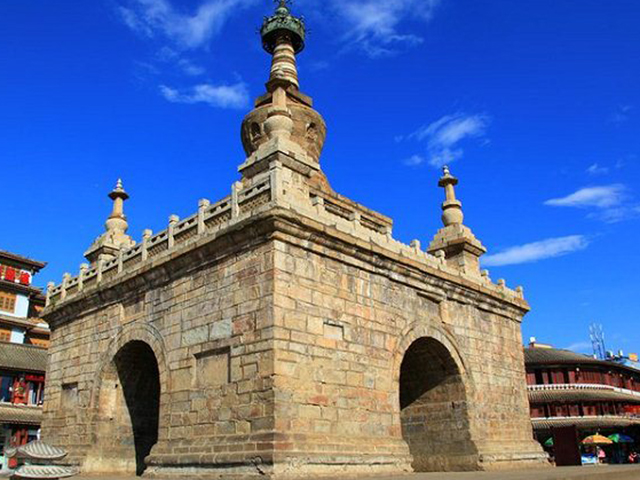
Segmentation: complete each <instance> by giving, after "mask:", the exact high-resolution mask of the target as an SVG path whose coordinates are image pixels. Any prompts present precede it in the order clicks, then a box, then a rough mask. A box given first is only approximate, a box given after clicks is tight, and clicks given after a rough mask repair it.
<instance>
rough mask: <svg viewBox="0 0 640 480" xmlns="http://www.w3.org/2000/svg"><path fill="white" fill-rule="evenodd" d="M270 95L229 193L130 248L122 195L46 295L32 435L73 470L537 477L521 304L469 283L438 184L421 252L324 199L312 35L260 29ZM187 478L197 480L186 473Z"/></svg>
mask: <svg viewBox="0 0 640 480" xmlns="http://www.w3.org/2000/svg"><path fill="white" fill-rule="evenodd" d="M261 36H262V43H263V46H264V49H265V50H266V51H267V52H268V53H269V54H270V55H271V56H272V63H271V71H270V74H269V79H268V82H267V84H266V93H264V94H263V95H262V96H260V97H258V98H257V99H256V101H255V108H254V109H253V110H252V111H251V112H249V113H248V114H247V116H246V117H245V119H244V120H243V122H242V130H241V136H242V144H243V146H244V149H245V152H246V155H247V156H246V159H245V160H244V162H242V164H241V165H240V167H239V172H240V175H241V178H240V180H239V181H238V182H236V183H234V184H233V185H232V186H231V191H230V195H229V196H227V197H225V198H223V199H222V200H219V201H217V202H213V203H212V202H210V201H208V200H204V199H203V200H200V202H199V203H198V209H197V212H196V213H194V214H193V215H191V216H189V217H187V218H184V219H179V218H178V217H177V216H175V215H172V216H171V217H169V224H168V227H167V228H166V229H165V230H163V231H161V232H158V233H153V232H151V231H150V230H146V231H145V232H144V234H143V237H142V239H141V241H139V242H138V243H134V242H133V240H132V239H131V238H130V237H129V236H128V235H126V220H125V217H124V210H123V202H124V200H125V199H126V198H127V195H126V193H125V192H124V189H123V188H122V185H121V183H119V184H118V186H117V187H116V189H115V190H114V191H113V192H112V193H111V194H110V197H111V199H112V200H113V202H114V206H113V212H112V213H111V216H110V217H109V220H108V221H107V231H106V232H105V233H104V234H103V235H102V236H101V237H99V238H98V240H97V241H96V242H95V243H94V245H93V246H92V247H91V248H90V249H89V251H88V252H87V254H86V256H87V259H88V260H89V262H90V264H89V265H86V264H83V266H82V267H81V268H80V272H79V274H78V275H76V276H72V275H70V274H65V276H64V278H63V281H62V283H61V284H60V285H53V284H52V285H50V286H49V288H48V293H47V307H46V310H45V312H44V317H45V319H46V320H47V322H49V324H50V325H51V330H52V336H51V348H50V349H49V371H48V374H47V382H48V384H47V400H46V402H45V408H44V421H43V437H44V438H45V439H46V440H47V441H48V442H50V443H51V444H53V445H56V446H59V447H63V448H65V449H66V450H68V451H69V457H68V458H67V459H66V461H67V462H68V463H70V464H73V465H77V466H79V467H80V469H81V471H82V472H84V473H92V472H110V473H117V472H121V473H134V472H135V473H138V474H143V475H144V476H149V477H154V476H156V477H162V478H165V477H171V476H174V477H176V478H185V477H187V476H190V475H194V476H196V477H197V478H229V476H233V475H238V476H243V477H245V476H246V477H252V476H255V477H261V478H264V477H267V478H291V477H300V478H309V477H312V476H314V475H335V474H343V473H348V474H351V473H353V474H360V473H398V472H408V471H411V470H412V469H413V470H416V471H434V470H492V469H502V468H517V467H524V466H542V465H545V464H546V457H545V455H544V454H543V452H542V450H541V448H540V446H539V445H538V444H537V443H535V442H534V441H533V440H532V431H531V422H530V419H529V415H528V404H527V392H526V386H525V377H524V362H523V350H522V339H521V327H520V324H521V321H522V317H523V315H524V314H525V313H526V312H527V311H528V309H529V307H528V305H527V303H526V301H525V300H524V299H523V296H522V290H521V289H517V290H511V289H509V288H507V287H506V285H505V282H504V281H499V282H498V284H494V283H492V282H491V280H490V279H489V276H488V274H486V273H481V271H480V267H479V262H478V259H479V257H480V256H481V255H482V254H483V253H484V252H485V248H484V247H483V246H482V244H481V243H480V242H479V241H478V240H477V239H476V238H475V237H474V235H473V233H472V232H471V230H470V229H469V228H468V227H467V226H465V225H464V224H463V215H462V206H461V203H460V202H459V201H458V200H457V199H456V196H455V191H454V187H455V185H456V183H457V180H456V179H455V178H454V177H453V176H452V175H451V173H450V172H449V171H448V170H445V172H444V175H443V176H442V178H441V179H440V186H442V187H443V188H444V190H445V193H446V197H445V202H444V203H443V205H442V209H443V223H444V227H443V228H442V229H441V230H440V231H439V232H438V233H437V234H436V236H435V238H434V240H433V242H432V243H431V245H430V246H429V248H428V250H427V251H424V250H422V249H421V247H420V243H419V242H418V241H414V242H412V243H411V245H405V244H403V243H401V242H399V241H397V240H395V239H394V238H393V236H392V220H391V219H390V218H388V217H386V216H384V215H382V214H380V213H377V212H374V211H372V210H369V209H368V208H366V207H364V206H362V205H360V204H358V203H356V202H354V201H352V200H350V199H349V198H347V197H344V196H342V195H340V194H338V193H336V192H335V191H333V189H332V188H331V186H330V184H329V182H328V181H327V178H326V177H325V175H324V174H323V172H322V170H321V168H320V158H321V152H322V147H323V143H324V140H325V135H326V127H325V123H324V121H323V119H322V117H321V115H320V114H319V113H318V112H317V111H316V110H314V108H313V103H312V100H311V98H310V97H309V96H307V95H305V94H303V93H302V92H301V91H300V88H299V79H298V73H297V68H296V55H297V54H299V53H300V52H301V51H302V50H303V49H304V46H305V26H304V23H303V21H302V20H301V19H300V18H297V17H295V16H294V15H292V13H291V12H290V10H289V8H288V6H287V5H286V4H285V2H280V3H279V5H278V6H277V8H276V10H275V13H274V14H273V15H272V16H270V17H268V18H266V19H265V21H264V24H263V26H262V29H261ZM194 478H195V477H194Z"/></svg>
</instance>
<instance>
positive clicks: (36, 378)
mask: <svg viewBox="0 0 640 480" xmlns="http://www.w3.org/2000/svg"><path fill="white" fill-rule="evenodd" d="M24 379H25V380H26V381H27V382H44V375H29V374H27V375H25V376H24Z"/></svg>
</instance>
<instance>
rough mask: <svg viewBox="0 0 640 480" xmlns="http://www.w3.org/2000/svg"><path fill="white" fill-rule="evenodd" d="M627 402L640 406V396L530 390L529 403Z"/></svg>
mask: <svg viewBox="0 0 640 480" xmlns="http://www.w3.org/2000/svg"><path fill="white" fill-rule="evenodd" d="M610 401H614V402H626V403H638V404H640V395H634V394H633V393H625V392H621V391H614V390H608V389H597V388H593V389H586V388H585V389H574V390H572V389H566V390H529V403H532V404H539V403H557V402H610Z"/></svg>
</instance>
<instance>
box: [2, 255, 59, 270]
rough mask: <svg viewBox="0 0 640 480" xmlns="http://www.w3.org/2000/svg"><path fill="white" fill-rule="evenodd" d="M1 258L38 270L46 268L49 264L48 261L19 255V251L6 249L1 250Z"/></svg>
mask: <svg viewBox="0 0 640 480" xmlns="http://www.w3.org/2000/svg"><path fill="white" fill-rule="evenodd" d="M0 259H5V260H11V261H14V262H16V263H22V264H25V265H28V266H30V267H32V268H34V269H36V271H37V270H40V269H41V268H44V267H45V266H46V265H47V263H46V262H40V261H38V260H34V259H32V258H28V257H23V256H22V255H18V254H17V253H11V252H7V251H6V250H0Z"/></svg>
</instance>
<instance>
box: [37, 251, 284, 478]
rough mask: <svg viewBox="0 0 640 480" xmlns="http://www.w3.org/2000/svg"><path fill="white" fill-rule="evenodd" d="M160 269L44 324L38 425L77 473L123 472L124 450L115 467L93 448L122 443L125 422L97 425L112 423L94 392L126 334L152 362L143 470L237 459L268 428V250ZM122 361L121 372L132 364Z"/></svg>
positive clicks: (127, 434)
mask: <svg viewBox="0 0 640 480" xmlns="http://www.w3.org/2000/svg"><path fill="white" fill-rule="evenodd" d="M164 274H165V275H166V276H167V281H163V280H162V279H160V280H158V279H156V280H154V281H153V283H154V284H153V285H150V286H149V287H148V288H144V286H143V287H142V288H140V289H139V290H134V291H131V290H130V289H129V288H126V287H122V288H121V287H114V288H117V292H115V293H114V295H113V298H112V299H111V301H110V302H107V304H106V305H101V306H100V307H99V309H98V310H97V311H93V312H89V313H87V314H85V315H79V316H78V317H77V318H74V319H73V321H72V322H68V323H64V324H61V325H59V326H57V327H56V328H54V329H53V333H52V338H53V342H52V347H51V350H50V369H49V372H48V378H47V381H48V384H47V387H48V390H47V402H46V404H45V414H44V425H43V430H44V434H45V437H46V439H47V441H50V442H51V443H52V444H55V445H59V446H61V447H64V448H66V449H68V450H69V452H70V457H69V460H70V461H71V462H75V463H79V464H81V465H83V469H84V471H114V470H117V469H126V470H129V471H131V465H132V464H131V460H132V458H131V457H130V456H129V458H121V460H120V464H118V462H117V461H115V458H114V455H107V456H105V455H101V453H100V451H101V450H108V448H97V454H96V445H97V443H98V442H97V438H96V435H97V434H98V435H100V434H101V433H102V435H100V436H101V438H102V437H103V436H104V433H105V432H115V433H116V434H117V435H118V438H116V442H115V443H118V441H119V442H121V443H122V442H124V443H127V442H129V443H130V442H131V441H132V440H133V437H132V432H131V431H128V430H127V429H126V428H119V429H118V428H116V429H113V428H110V427H109V426H108V425H106V424H108V422H109V421H113V422H118V419H117V418H116V419H115V420H113V419H109V418H107V417H108V415H105V414H104V409H105V408H106V407H107V406H106V405H105V402H107V403H108V402H109V400H105V393H104V392H101V389H106V388H109V387H111V388H113V382H114V375H113V374H114V370H113V368H112V363H113V359H114V357H115V356H116V355H117V353H118V351H120V350H121V349H122V347H124V346H125V345H128V344H129V342H131V341H142V342H145V343H147V344H148V345H149V346H150V347H151V349H152V350H153V352H154V354H155V357H156V359H157V361H158V369H159V380H160V387H161V395H160V422H159V424H160V425H159V431H158V438H159V441H158V444H157V445H156V446H155V447H154V449H153V451H152V456H151V458H150V465H151V470H153V466H154V465H157V464H162V465H163V466H165V467H166V466H171V465H176V466H178V465H193V464H194V463H204V464H214V463H226V464H228V465H227V466H229V465H231V466H233V464H235V463H238V464H242V463H247V462H246V461H245V460H246V459H247V458H251V459H253V458H256V457H258V456H259V455H260V452H259V449H260V448H261V447H263V443H264V442H268V441H269V440H270V439H271V438H272V435H261V432H271V431H272V429H273V391H272V388H271V375H272V373H273V350H272V347H271V345H272V339H271V335H272V334H271V330H272V329H271V328H270V322H271V318H272V314H271V311H272V309H271V304H272V296H271V290H272V283H273V279H272V277H273V268H272V253H271V247H270V246H269V245H268V244H264V245H262V246H261V247H256V248H255V249H251V250H245V251H240V252H234V253H233V254H230V255H228V256H227V257H226V258H225V259H223V260H222V261H220V262H219V263H214V264H212V265H210V266H208V267H206V268H201V269H195V270H194V271H190V272H189V273H188V274H186V272H176V273H172V274H168V272H165V273H164ZM143 283H144V282H143ZM130 293H133V294H134V295H133V296H132V295H130ZM130 360H131V363H130V365H129V366H128V368H130V369H131V370H134V371H135V370H136V369H137V368H144V365H141V364H139V363H137V362H136V361H135V358H134V359H130ZM145 374H149V375H150V374H152V372H145ZM125 394H126V392H125ZM101 399H102V404H103V405H102V408H100V404H101ZM112 401H115V400H112ZM121 403H122V402H121ZM130 410H131V409H130ZM120 413H121V412H120ZM125 414H126V412H125ZM125 423H126V422H125ZM98 447H100V446H98ZM103 447H106V446H103ZM115 456H116V457H117V456H118V455H115ZM265 460H268V459H265ZM248 463H251V462H248Z"/></svg>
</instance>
